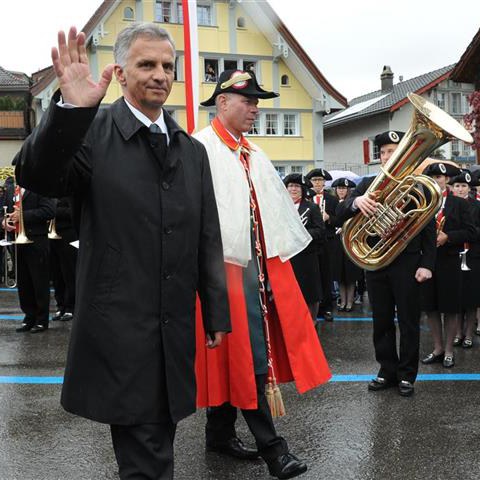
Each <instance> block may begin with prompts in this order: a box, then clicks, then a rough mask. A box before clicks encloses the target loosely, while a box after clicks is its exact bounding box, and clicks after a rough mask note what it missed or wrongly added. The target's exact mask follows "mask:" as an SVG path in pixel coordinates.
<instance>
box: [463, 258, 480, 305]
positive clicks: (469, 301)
mask: <svg viewBox="0 0 480 480" xmlns="http://www.w3.org/2000/svg"><path fill="white" fill-rule="evenodd" d="M467 266H468V268H470V270H468V271H462V277H463V278H462V307H463V309H464V310H471V309H472V308H476V307H480V292H479V287H480V280H479V277H478V276H479V274H480V257H477V256H475V257H471V256H469V255H468V253H467Z"/></svg>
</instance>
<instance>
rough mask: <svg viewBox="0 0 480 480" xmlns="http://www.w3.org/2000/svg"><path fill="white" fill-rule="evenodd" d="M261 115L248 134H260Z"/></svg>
mask: <svg viewBox="0 0 480 480" xmlns="http://www.w3.org/2000/svg"><path fill="white" fill-rule="evenodd" d="M260 131H261V130H260V117H257V118H256V119H255V121H254V122H253V124H252V128H251V129H250V130H249V131H248V135H260Z"/></svg>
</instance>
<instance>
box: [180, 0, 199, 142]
mask: <svg viewBox="0 0 480 480" xmlns="http://www.w3.org/2000/svg"><path fill="white" fill-rule="evenodd" d="M182 8H183V39H184V44H185V99H186V111H187V131H188V133H192V132H193V131H194V130H195V128H196V126H197V119H198V98H199V93H198V90H199V79H198V28H197V0H183V1H182Z"/></svg>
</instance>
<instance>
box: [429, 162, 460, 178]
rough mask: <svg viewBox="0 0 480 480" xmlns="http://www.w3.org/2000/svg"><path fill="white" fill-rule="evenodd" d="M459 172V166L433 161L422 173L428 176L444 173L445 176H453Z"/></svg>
mask: <svg viewBox="0 0 480 480" xmlns="http://www.w3.org/2000/svg"><path fill="white" fill-rule="evenodd" d="M460 172H461V170H460V168H458V167H455V166H453V165H451V164H450V163H442V162H435V163H431V164H430V165H429V166H428V167H427V168H426V169H425V170H424V172H423V173H424V174H425V175H428V176H430V177H433V175H445V176H446V177H455V176H456V175H459V174H460Z"/></svg>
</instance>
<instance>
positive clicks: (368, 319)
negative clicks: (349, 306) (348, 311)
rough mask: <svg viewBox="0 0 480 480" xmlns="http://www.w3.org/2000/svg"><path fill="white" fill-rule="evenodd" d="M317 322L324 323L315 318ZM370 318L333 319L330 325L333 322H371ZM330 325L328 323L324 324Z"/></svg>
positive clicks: (320, 318)
mask: <svg viewBox="0 0 480 480" xmlns="http://www.w3.org/2000/svg"><path fill="white" fill-rule="evenodd" d="M317 320H318V321H321V322H325V320H324V319H323V318H322V317H319V318H317ZM371 321H372V317H335V320H334V321H333V322H331V323H335V322H371ZM325 323H330V322H325Z"/></svg>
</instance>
